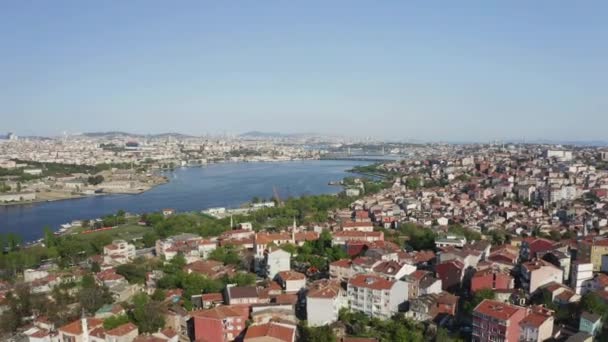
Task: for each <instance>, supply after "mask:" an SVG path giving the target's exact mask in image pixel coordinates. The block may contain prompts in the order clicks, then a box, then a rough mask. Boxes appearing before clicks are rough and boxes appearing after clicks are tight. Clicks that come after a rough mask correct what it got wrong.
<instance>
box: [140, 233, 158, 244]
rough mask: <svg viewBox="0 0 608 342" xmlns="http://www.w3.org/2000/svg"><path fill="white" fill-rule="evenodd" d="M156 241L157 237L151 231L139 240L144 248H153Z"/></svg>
mask: <svg viewBox="0 0 608 342" xmlns="http://www.w3.org/2000/svg"><path fill="white" fill-rule="evenodd" d="M156 240H158V235H156V233H155V232H153V231H149V232H145V233H144V236H143V237H142V239H141V241H142V243H143V244H144V247H146V248H149V247H154V245H155V244H156Z"/></svg>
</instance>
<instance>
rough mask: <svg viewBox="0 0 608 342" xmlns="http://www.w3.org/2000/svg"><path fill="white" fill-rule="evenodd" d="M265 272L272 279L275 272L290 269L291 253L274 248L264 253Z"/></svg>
mask: <svg viewBox="0 0 608 342" xmlns="http://www.w3.org/2000/svg"><path fill="white" fill-rule="evenodd" d="M264 260H265V263H264V264H265V269H264V270H265V273H266V276H267V277H268V278H270V279H274V277H275V276H276V275H277V273H279V272H282V271H289V270H291V254H289V253H287V252H285V251H284V250H282V249H275V250H274V251H271V252H268V254H266V257H265V258H264Z"/></svg>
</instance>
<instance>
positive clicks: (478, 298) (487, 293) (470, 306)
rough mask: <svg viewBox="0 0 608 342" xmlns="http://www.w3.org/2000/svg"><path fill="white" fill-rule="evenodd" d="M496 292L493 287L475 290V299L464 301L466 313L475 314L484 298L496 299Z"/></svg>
mask: <svg viewBox="0 0 608 342" xmlns="http://www.w3.org/2000/svg"><path fill="white" fill-rule="evenodd" d="M495 298H496V293H495V292H494V291H493V290H491V289H483V290H479V291H477V292H475V294H474V295H473V299H472V300H470V301H467V302H465V303H464V313H465V314H466V315H468V316H471V315H472V314H473V310H474V309H475V307H477V305H479V303H481V302H482V301H483V300H484V299H495Z"/></svg>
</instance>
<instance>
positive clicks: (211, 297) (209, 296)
mask: <svg viewBox="0 0 608 342" xmlns="http://www.w3.org/2000/svg"><path fill="white" fill-rule="evenodd" d="M201 300H202V301H205V302H209V301H211V302H217V301H220V302H221V301H223V300H224V296H223V295H222V294H221V293H219V292H214V293H205V294H203V295H201Z"/></svg>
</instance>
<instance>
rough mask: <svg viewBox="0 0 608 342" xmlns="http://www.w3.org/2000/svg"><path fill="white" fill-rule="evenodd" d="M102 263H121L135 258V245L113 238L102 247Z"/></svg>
mask: <svg viewBox="0 0 608 342" xmlns="http://www.w3.org/2000/svg"><path fill="white" fill-rule="evenodd" d="M103 255H104V263H106V264H110V265H122V264H126V263H128V262H129V261H131V260H133V259H134V258H135V246H134V245H132V244H130V243H127V242H126V241H124V240H115V241H112V243H111V244H109V245H107V246H104V247H103Z"/></svg>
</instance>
